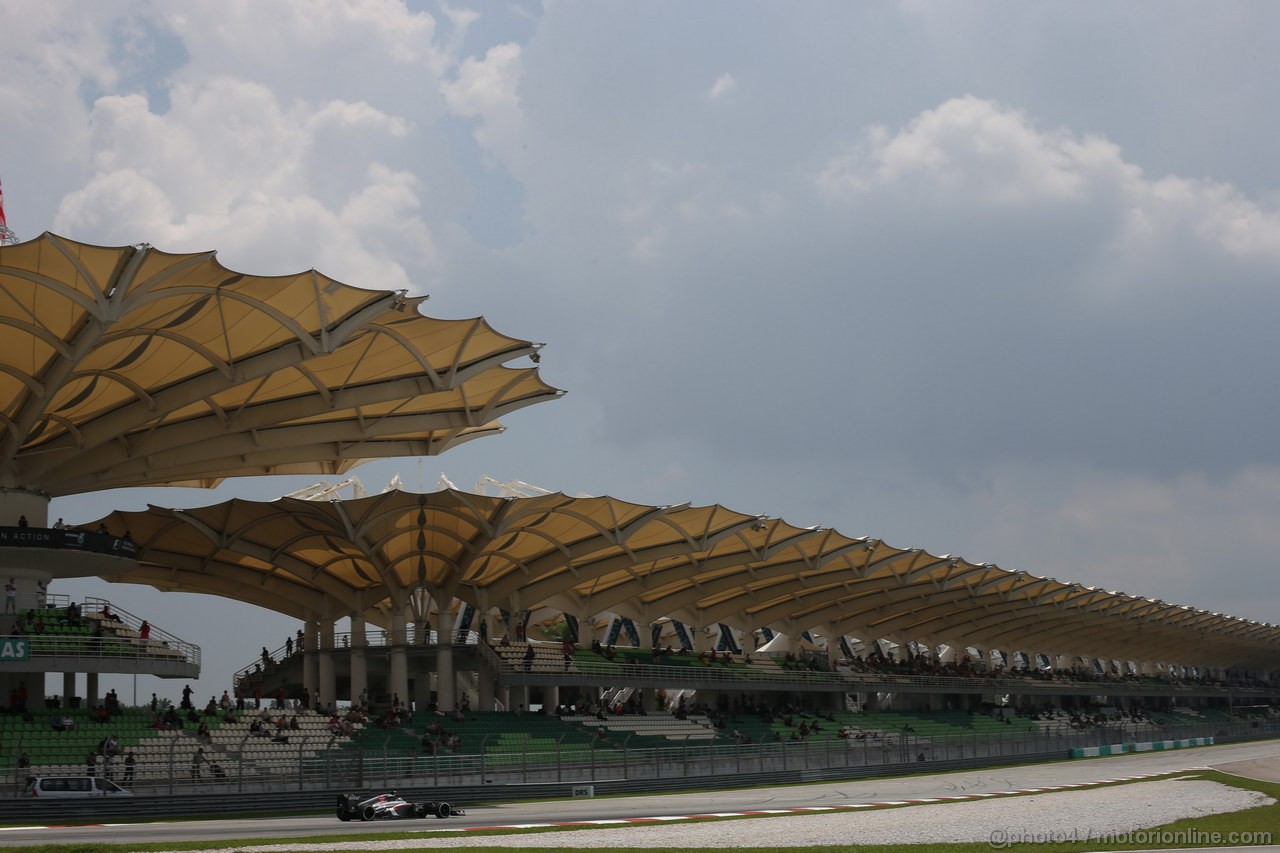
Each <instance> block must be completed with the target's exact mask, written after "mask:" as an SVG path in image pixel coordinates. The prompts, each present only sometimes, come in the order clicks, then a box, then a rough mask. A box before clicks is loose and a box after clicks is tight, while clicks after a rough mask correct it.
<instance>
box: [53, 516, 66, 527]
mask: <svg viewBox="0 0 1280 853" xmlns="http://www.w3.org/2000/svg"><path fill="white" fill-rule="evenodd" d="M53 529H54V530H66V529H67V523H66V522H65V521H63V520H62V519H61V518H59V519H58V520H57V521H55V522H54V523H53Z"/></svg>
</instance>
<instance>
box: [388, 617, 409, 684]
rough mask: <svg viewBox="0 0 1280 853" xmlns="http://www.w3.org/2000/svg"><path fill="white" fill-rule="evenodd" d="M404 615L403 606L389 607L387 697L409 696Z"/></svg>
mask: <svg viewBox="0 0 1280 853" xmlns="http://www.w3.org/2000/svg"><path fill="white" fill-rule="evenodd" d="M405 627H406V624H405V617H404V608H403V607H393V608H392V609H391V638H390V639H391V672H390V673H389V677H388V679H387V692H388V693H390V694H391V696H388V697H387V698H388V699H390V698H393V697H395V696H399V697H400V699H401V701H407V700H408V698H409V661H408V657H407V655H406V653H405V648H404V644H405Z"/></svg>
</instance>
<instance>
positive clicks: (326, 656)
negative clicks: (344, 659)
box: [313, 617, 338, 708]
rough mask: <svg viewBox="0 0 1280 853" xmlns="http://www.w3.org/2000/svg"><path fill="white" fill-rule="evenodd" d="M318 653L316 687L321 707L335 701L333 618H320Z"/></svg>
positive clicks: (335, 678) (336, 685) (336, 686)
mask: <svg viewBox="0 0 1280 853" xmlns="http://www.w3.org/2000/svg"><path fill="white" fill-rule="evenodd" d="M319 634H320V654H319V661H318V663H319V666H318V671H317V673H316V674H317V679H316V689H317V691H318V694H313V695H316V696H317V698H318V699H319V700H320V701H319V703H318V704H319V705H320V707H321V708H324V707H326V706H327V705H328V704H329V703H330V702H334V701H337V698H338V697H337V695H336V694H337V691H338V682H337V677H336V676H335V675H334V673H333V619H331V618H329V617H325V618H324V619H321V620H320V631H319Z"/></svg>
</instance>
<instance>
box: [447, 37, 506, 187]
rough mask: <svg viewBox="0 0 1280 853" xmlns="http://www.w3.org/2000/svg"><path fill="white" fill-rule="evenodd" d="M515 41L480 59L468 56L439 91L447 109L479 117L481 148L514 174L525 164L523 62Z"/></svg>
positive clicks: (477, 130) (478, 140)
mask: <svg viewBox="0 0 1280 853" xmlns="http://www.w3.org/2000/svg"><path fill="white" fill-rule="evenodd" d="M520 54H521V50H520V46H519V45H518V44H499V45H495V46H493V47H491V48H489V49H488V51H486V52H485V55H484V58H483V59H475V58H474V57H468V58H467V59H465V60H464V61H463V62H462V64H461V65H460V66H459V67H458V70H457V73H456V75H455V76H454V78H453V79H452V80H450V81H446V82H443V83H441V85H440V91H441V93H442V94H443V95H444V99H445V102H446V103H447V104H448V106H449V110H450V112H452V113H453V114H454V115H458V116H463V117H465V118H476V119H479V124H478V125H477V127H476V129H475V139H476V142H477V143H479V144H480V147H481V148H483V149H485V150H486V151H488V152H490V153H491V154H493V155H495V156H496V157H498V158H499V159H500V160H501V161H502V162H503V164H504V165H505V166H506V168H507V170H508V171H511V172H512V173H513V174H514V173H516V172H518V171H519V170H520V169H521V167H522V166H523V163H524V155H523V151H524V147H523V145H524V113H523V111H522V110H521V107H520V94H519V90H520V78H521V74H522V65H521V59H520Z"/></svg>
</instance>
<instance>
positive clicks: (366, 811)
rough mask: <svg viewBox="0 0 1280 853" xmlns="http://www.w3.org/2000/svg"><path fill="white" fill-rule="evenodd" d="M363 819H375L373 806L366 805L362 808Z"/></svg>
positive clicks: (361, 815)
mask: <svg viewBox="0 0 1280 853" xmlns="http://www.w3.org/2000/svg"><path fill="white" fill-rule="evenodd" d="M360 819H361V820H373V806H365V807H364V808H363V809H361V810H360Z"/></svg>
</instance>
